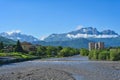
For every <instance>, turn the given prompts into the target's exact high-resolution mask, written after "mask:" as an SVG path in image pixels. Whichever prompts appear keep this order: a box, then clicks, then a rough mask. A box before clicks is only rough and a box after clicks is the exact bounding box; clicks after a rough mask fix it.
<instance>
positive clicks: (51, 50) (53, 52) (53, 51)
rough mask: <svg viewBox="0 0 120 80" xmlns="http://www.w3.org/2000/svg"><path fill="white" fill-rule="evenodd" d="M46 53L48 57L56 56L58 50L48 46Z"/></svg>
mask: <svg viewBox="0 0 120 80" xmlns="http://www.w3.org/2000/svg"><path fill="white" fill-rule="evenodd" d="M46 53H47V56H55V55H57V48H56V47H53V46H48V47H47V50H46Z"/></svg>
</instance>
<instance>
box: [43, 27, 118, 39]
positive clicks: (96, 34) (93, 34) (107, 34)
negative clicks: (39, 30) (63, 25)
mask: <svg viewBox="0 0 120 80" xmlns="http://www.w3.org/2000/svg"><path fill="white" fill-rule="evenodd" d="M116 37H119V34H117V33H116V32H115V31H112V30H103V31H98V30H97V29H96V28H93V27H85V28H80V29H77V30H75V31H72V32H68V33H64V34H52V35H50V36H48V37H47V38H45V39H44V40H45V41H59V40H62V41H65V40H69V39H78V38H116Z"/></svg>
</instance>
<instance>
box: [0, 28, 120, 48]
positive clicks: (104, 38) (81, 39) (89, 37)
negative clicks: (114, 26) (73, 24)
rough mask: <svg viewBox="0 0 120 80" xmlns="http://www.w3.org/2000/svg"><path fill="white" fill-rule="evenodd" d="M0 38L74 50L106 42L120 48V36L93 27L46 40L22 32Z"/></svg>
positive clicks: (4, 33)
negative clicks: (93, 43) (89, 44)
mask: <svg viewBox="0 0 120 80" xmlns="http://www.w3.org/2000/svg"><path fill="white" fill-rule="evenodd" d="M0 36H2V37H5V38H8V39H12V40H15V41H16V40H20V41H27V42H31V43H33V44H41V45H45V46H48V45H51V46H64V47H68V46H69V47H74V48H88V43H89V42H105V46H106V47H110V46H112V47H114V46H120V35H119V34H118V33H116V32H115V31H113V30H103V31H98V30H97V29H96V28H93V27H86V28H81V29H79V30H74V31H71V32H67V33H62V34H51V35H49V36H48V37H46V38H44V40H42V41H41V40H40V39H37V38H35V37H34V36H31V35H26V34H22V33H20V32H12V33H8V32H3V33H0Z"/></svg>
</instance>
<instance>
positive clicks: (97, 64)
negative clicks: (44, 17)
mask: <svg viewBox="0 0 120 80" xmlns="http://www.w3.org/2000/svg"><path fill="white" fill-rule="evenodd" d="M0 80H120V62H119V61H118V62H113V61H89V60H88V58H87V57H81V56H79V55H78V56H72V57H67V58H51V59H41V60H33V61H26V62H20V63H13V64H8V65H3V66H0Z"/></svg>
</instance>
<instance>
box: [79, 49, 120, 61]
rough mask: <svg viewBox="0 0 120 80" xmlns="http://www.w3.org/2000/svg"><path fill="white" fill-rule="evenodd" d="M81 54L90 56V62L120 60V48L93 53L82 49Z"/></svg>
mask: <svg viewBox="0 0 120 80" xmlns="http://www.w3.org/2000/svg"><path fill="white" fill-rule="evenodd" d="M80 53H81V55H82V56H88V58H89V59H90V60H111V61H119V60H120V48H115V49H113V48H111V49H103V50H91V51H89V50H87V49H81V50H80Z"/></svg>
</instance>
